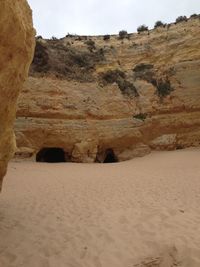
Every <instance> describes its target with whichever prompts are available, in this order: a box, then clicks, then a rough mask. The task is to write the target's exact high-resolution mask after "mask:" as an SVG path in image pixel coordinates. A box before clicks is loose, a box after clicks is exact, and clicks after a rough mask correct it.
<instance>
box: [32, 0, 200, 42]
mask: <svg viewBox="0 0 200 267" xmlns="http://www.w3.org/2000/svg"><path fill="white" fill-rule="evenodd" d="M28 2H29V4H30V6H31V8H32V10H33V20H34V25H35V28H36V30H37V35H42V36H43V37H44V38H50V37H52V36H56V37H64V36H65V35H66V34H67V33H73V34H80V35H99V34H107V33H109V34H116V33H118V32H119V31H120V30H123V29H124V30H127V31H128V32H135V31H136V29H137V27H138V26H139V25H141V24H146V25H148V26H149V27H150V28H151V27H153V25H154V23H155V21H157V20H162V21H164V22H173V21H174V20H175V19H176V17H178V16H180V15H186V16H189V15H191V14H193V13H197V14H199V13H200V0H72V1H69V0H28Z"/></svg>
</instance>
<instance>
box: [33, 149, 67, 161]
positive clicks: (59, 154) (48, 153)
mask: <svg viewBox="0 0 200 267" xmlns="http://www.w3.org/2000/svg"><path fill="white" fill-rule="evenodd" d="M36 162H48V163H58V162H66V159H65V152H64V150H63V149H62V148H58V147H49V148H42V149H41V150H40V151H39V152H38V153H37V155H36Z"/></svg>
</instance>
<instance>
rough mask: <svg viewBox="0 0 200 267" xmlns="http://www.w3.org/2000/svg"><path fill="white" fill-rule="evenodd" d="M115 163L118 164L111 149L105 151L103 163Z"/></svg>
mask: <svg viewBox="0 0 200 267" xmlns="http://www.w3.org/2000/svg"><path fill="white" fill-rule="evenodd" d="M115 162H118V159H117V157H116V155H115V153H114V151H113V150H112V149H111V148H109V149H107V150H106V152H105V159H104V161H103V163H115Z"/></svg>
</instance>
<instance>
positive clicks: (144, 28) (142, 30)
mask: <svg viewBox="0 0 200 267" xmlns="http://www.w3.org/2000/svg"><path fill="white" fill-rule="evenodd" d="M148 30H149V29H148V26H146V25H144V24H143V25H140V26H139V27H138V28H137V32H138V33H141V32H145V31H148Z"/></svg>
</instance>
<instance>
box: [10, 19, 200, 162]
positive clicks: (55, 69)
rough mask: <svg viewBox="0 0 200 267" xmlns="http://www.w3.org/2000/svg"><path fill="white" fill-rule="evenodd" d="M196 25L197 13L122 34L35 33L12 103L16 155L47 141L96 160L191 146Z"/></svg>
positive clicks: (196, 90)
mask: <svg viewBox="0 0 200 267" xmlns="http://www.w3.org/2000/svg"><path fill="white" fill-rule="evenodd" d="M199 29H200V19H199V16H196V17H194V18H191V19H189V20H188V21H184V22H181V23H177V24H171V25H168V26H166V27H158V28H157V29H154V30H151V31H148V32H147V31H146V32H143V33H141V34H129V35H128V36H127V38H124V39H119V37H118V36H111V37H110V39H108V40H104V39H105V38H103V36H98V37H85V36H70V35H69V36H66V37H65V38H63V39H60V40H57V39H55V38H54V39H52V40H44V39H42V38H38V40H37V45H36V51H35V57H34V60H33V63H32V67H31V71H30V77H29V79H28V81H27V82H26V83H25V85H24V88H23V91H22V94H21V96H20V99H19V103H18V111H17V121H16V124H15V132H16V136H17V144H18V153H17V155H18V156H21V157H23V158H24V157H33V158H34V157H35V156H36V154H37V153H38V152H39V151H41V149H43V148H45V149H46V148H50V147H52V148H62V149H63V151H64V153H65V158H66V160H69V161H75V162H94V161H98V162H103V161H104V160H105V158H106V156H107V155H108V154H109V156H110V157H112V160H113V161H114V160H119V161H121V160H127V159H130V158H132V157H134V156H141V155H144V154H146V153H149V152H150V150H151V149H181V148H184V147H188V146H198V145H199V144H200V38H199V37H200V30H199ZM42 160H45V159H42ZM112 160H111V161H112Z"/></svg>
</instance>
